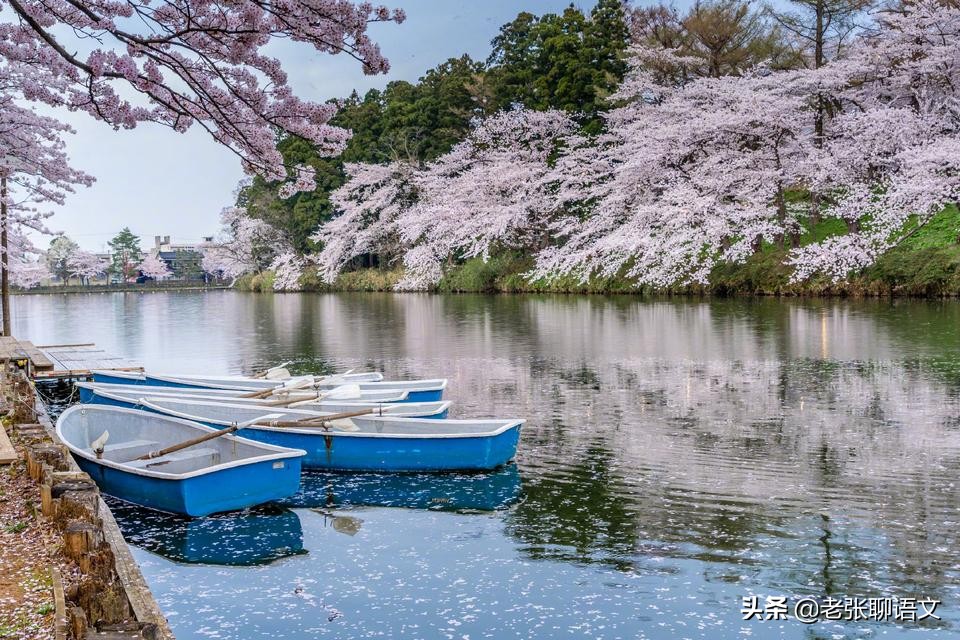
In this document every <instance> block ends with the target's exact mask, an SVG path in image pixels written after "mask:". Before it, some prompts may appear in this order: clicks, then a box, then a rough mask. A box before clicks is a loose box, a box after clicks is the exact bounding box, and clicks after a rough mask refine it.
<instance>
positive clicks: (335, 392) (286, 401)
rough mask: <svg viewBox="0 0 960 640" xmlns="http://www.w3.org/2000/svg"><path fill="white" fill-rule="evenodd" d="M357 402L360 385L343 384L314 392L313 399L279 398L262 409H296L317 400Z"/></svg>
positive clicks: (359, 394)
mask: <svg viewBox="0 0 960 640" xmlns="http://www.w3.org/2000/svg"><path fill="white" fill-rule="evenodd" d="M328 398H329V399H332V400H359V399H360V398H361V393H360V385H356V384H345V385H342V386H339V387H334V388H333V389H330V390H329V391H324V392H320V391H318V392H316V393H315V394H314V395H313V397H308V398H290V397H287V398H281V399H279V400H268V401H266V402H264V403H263V405H262V406H264V407H291V408H293V407H297V406H300V405H304V404H313V403H314V402H317V401H318V400H326V399H328Z"/></svg>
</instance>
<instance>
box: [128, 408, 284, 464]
mask: <svg viewBox="0 0 960 640" xmlns="http://www.w3.org/2000/svg"><path fill="white" fill-rule="evenodd" d="M281 415H282V414H279V413H274V414H271V415H268V416H260V417H259V418H254V419H253V420H247V421H246V422H241V423H239V424H237V423H233V424H232V425H230V426H229V427H227V428H226V429H220V430H219V431H214V432H213V433H205V434H204V435H202V436H200V437H199V438H193V439H191V440H185V441H184V442H181V443H179V444H172V445H170V446H169V447H166V448H164V449H160V450H159V451H151V452H150V453H146V454H144V455H142V456H140V457H139V458H134V460H153V459H154V458H159V457H161V456H165V455H167V454H169V453H176V452H177V451H180V450H182V449H186V448H187V447H192V446H194V445H196V444H202V443H204V442H207V441H208V440H213V439H214V438H219V437H221V436H225V435H227V434H229V433H233V432H234V431H239V430H240V429H245V428H246V427H249V426H251V425H253V424H254V423H256V422H258V421H260V420H271V419H273V418H279V417H280V416H281Z"/></svg>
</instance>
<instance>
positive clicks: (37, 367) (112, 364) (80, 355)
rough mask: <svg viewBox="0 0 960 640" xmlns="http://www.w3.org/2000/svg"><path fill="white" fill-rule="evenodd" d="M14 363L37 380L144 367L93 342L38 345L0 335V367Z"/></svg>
mask: <svg viewBox="0 0 960 640" xmlns="http://www.w3.org/2000/svg"><path fill="white" fill-rule="evenodd" d="M9 362H14V363H16V365H17V366H18V368H20V369H26V370H27V371H28V373H29V374H30V376H32V377H33V378H34V379H37V380H56V379H61V378H83V377H87V376H89V375H90V372H91V371H92V370H95V369H104V370H113V371H143V367H142V366H140V365H139V364H137V363H135V362H131V361H130V360H127V359H126V358H123V357H121V356H115V355H113V354H111V353H108V352H106V351H104V350H103V349H100V348H98V347H97V345H95V344H93V343H85V344H49V345H41V346H35V345H34V344H33V343H32V342H30V341H28V340H17V339H16V338H14V337H13V336H0V364H2V365H3V366H6V365H7V363H9Z"/></svg>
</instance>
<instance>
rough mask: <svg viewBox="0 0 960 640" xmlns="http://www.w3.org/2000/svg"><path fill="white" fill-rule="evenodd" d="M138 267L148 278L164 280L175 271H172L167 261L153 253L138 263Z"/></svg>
mask: <svg viewBox="0 0 960 640" xmlns="http://www.w3.org/2000/svg"><path fill="white" fill-rule="evenodd" d="M137 269H138V270H139V271H140V273H142V274H143V275H145V276H147V277H148V278H153V279H154V280H163V279H164V278H169V277H170V276H171V275H173V272H171V271H170V267H168V266H167V263H166V262H164V261H163V260H161V259H160V258H159V257H158V256H156V255H154V254H152V253H151V254H150V255H148V256H147V257H146V258H144V259H143V261H142V262H141V263H140V264H138V265H137Z"/></svg>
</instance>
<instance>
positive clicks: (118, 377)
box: [90, 370, 383, 391]
mask: <svg viewBox="0 0 960 640" xmlns="http://www.w3.org/2000/svg"><path fill="white" fill-rule="evenodd" d="M90 373H91V374H92V375H93V381H94V382H100V383H105V384H137V385H151V386H156V387H197V388H199V389H235V390H243V391H258V390H263V389H276V388H280V387H291V388H296V387H298V386H299V387H301V388H302V387H312V386H314V385H315V384H329V385H330V386H332V387H337V386H341V385H345V384H356V383H359V382H379V381H381V380H383V374H382V373H378V372H375V371H371V372H366V373H340V374H333V375H329V376H312V375H307V376H292V377H290V378H286V379H279V380H278V379H271V378H252V377H249V376H228V375H222V376H202V375H195V374H192V373H171V374H164V373H148V372H139V371H112V370H111V371H99V370H94V371H91V372H90Z"/></svg>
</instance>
